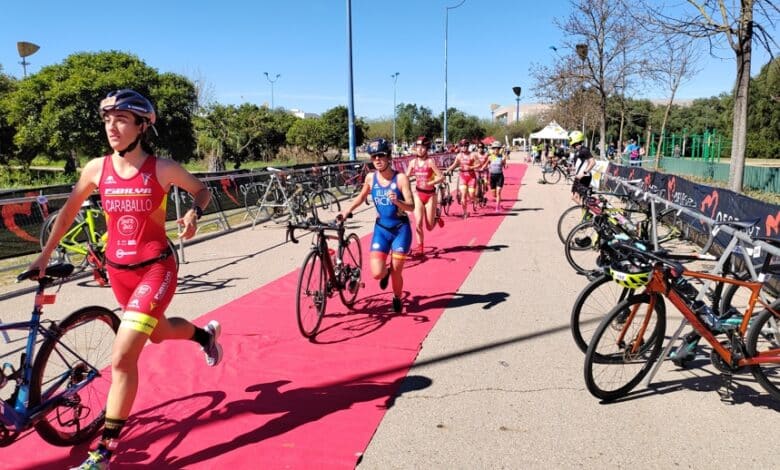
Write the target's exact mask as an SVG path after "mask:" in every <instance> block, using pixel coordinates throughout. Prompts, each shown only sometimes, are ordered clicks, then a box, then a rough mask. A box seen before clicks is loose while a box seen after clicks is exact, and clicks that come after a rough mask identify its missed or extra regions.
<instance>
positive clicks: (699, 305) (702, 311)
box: [691, 300, 721, 332]
mask: <svg viewBox="0 0 780 470" xmlns="http://www.w3.org/2000/svg"><path fill="white" fill-rule="evenodd" d="M691 308H692V309H693V311H694V312H696V316H698V317H699V319H700V320H701V321H702V322H703V323H704V325H705V326H706V327H707V328H709V329H710V331H713V332H717V331H719V330H720V327H721V325H720V318H718V316H717V315H715V312H713V311H712V309H711V308H710V306H709V305H707V304H705V303H704V302H702V301H701V300H696V301H694V302H693V304H692V305H691Z"/></svg>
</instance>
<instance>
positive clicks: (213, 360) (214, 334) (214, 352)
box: [201, 320, 222, 367]
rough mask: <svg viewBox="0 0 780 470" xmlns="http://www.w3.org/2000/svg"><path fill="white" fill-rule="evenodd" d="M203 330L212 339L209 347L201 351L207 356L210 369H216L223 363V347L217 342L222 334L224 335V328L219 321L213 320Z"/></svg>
mask: <svg viewBox="0 0 780 470" xmlns="http://www.w3.org/2000/svg"><path fill="white" fill-rule="evenodd" d="M203 329H204V330H206V333H208V334H209V335H210V336H211V338H209V345H208V346H206V347H204V348H201V349H202V350H203V352H204V353H205V354H206V364H207V365H208V366H209V367H214V366H216V365H217V364H219V363H220V361H222V346H221V345H220V344H219V343H218V342H217V339H219V335H220V333H222V327H221V326H220V325H219V322H218V321H216V320H211V321H210V322H208V324H207V325H206V327H205V328H203Z"/></svg>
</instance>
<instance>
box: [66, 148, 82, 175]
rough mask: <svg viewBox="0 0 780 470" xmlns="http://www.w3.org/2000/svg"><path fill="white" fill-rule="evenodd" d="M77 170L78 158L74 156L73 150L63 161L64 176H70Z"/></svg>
mask: <svg viewBox="0 0 780 470" xmlns="http://www.w3.org/2000/svg"><path fill="white" fill-rule="evenodd" d="M78 168H79V158H78V155H76V151H75V150H71V151H70V154H69V155H68V159H67V160H65V168H64V170H65V174H66V175H72V174H75V173H76V170H77V169H78Z"/></svg>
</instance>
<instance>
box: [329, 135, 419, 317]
mask: <svg viewBox="0 0 780 470" xmlns="http://www.w3.org/2000/svg"><path fill="white" fill-rule="evenodd" d="M368 153H369V155H371V161H372V162H373V163H374V168H376V171H374V172H373V173H369V174H368V175H366V180H365V182H364V183H363V188H362V189H361V190H360V194H358V195H357V197H356V198H355V199H354V200H353V201H352V202H351V203H350V204H349V206H348V207H347V208H346V209H344V210H343V211H342V212H341V215H342V216H343V217H344V218H345V219H346V218H347V217H349V214H351V213H352V211H353V210H355V208H356V207H358V206H360V205H361V204H363V203H364V202H365V200H366V198H367V197H368V195H369V193H370V194H371V199H372V200H373V201H374V206H375V207H376V211H377V216H378V217H377V219H376V225H375V226H374V236H373V238H372V239H371V262H370V263H371V275H372V276H373V277H374V279H379V287H380V288H381V289H386V288H387V283H388V280H389V279H392V282H393V311H394V312H395V313H401V294H403V288H404V280H403V276H402V272H403V269H404V262H405V261H406V256H407V255H408V254H409V248H410V247H411V246H412V226H411V223H410V222H409V216H408V215H407V214H406V213H407V212H411V211H413V210H414V207H415V206H414V199H412V189H411V187H410V185H409V178H407V176H406V174H404V173H398V172H396V171H395V170H393V167H392V165H391V164H390V163H391V162H390V159H391V158H392V157H391V153H390V144H388V143H387V141H386V140H384V139H376V140H373V141H371V142H369V144H368ZM387 255H391V256H390V266H389V267H388V266H386V263H387Z"/></svg>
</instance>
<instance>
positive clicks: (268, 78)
mask: <svg viewBox="0 0 780 470" xmlns="http://www.w3.org/2000/svg"><path fill="white" fill-rule="evenodd" d="M263 74H264V75H265V78H266V79H267V80H268V83H270V84H271V109H274V83H276V81H277V80H279V77H281V76H282V75H281V74H279V73H277V74H276V77H274V78H273V80H272V79H271V77H270V76H269V75H268V72H263Z"/></svg>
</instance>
